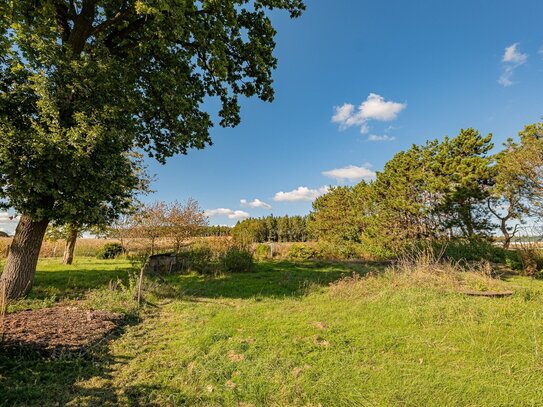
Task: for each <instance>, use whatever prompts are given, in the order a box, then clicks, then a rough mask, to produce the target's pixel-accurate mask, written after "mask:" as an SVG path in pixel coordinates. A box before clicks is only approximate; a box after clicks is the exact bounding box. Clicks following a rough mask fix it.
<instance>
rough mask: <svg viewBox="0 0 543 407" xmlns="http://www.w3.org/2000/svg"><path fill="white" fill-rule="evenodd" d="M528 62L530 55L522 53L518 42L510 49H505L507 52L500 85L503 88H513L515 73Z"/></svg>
mask: <svg viewBox="0 0 543 407" xmlns="http://www.w3.org/2000/svg"><path fill="white" fill-rule="evenodd" d="M527 60H528V54H523V53H522V52H520V49H519V43H518V42H516V43H514V44H512V45H510V46H508V47H505V51H504V53H503V57H502V65H503V70H502V74H501V75H500V78H499V79H498V83H499V84H500V85H502V86H511V85H513V84H514V82H513V81H512V77H513V73H514V72H515V69H517V68H518V67H519V66H521V65H524V64H525V63H526V61H527Z"/></svg>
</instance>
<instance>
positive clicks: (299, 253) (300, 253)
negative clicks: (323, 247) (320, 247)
mask: <svg viewBox="0 0 543 407" xmlns="http://www.w3.org/2000/svg"><path fill="white" fill-rule="evenodd" d="M317 256H318V251H317V250H315V249H314V248H313V247H311V246H308V245H306V244H303V243H296V244H293V245H292V246H290V248H289V250H288V258H289V259H292V260H310V259H315V258H317Z"/></svg>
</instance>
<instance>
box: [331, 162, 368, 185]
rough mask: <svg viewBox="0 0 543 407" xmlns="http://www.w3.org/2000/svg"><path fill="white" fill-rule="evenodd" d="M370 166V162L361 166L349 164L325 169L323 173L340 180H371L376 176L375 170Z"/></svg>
mask: <svg viewBox="0 0 543 407" xmlns="http://www.w3.org/2000/svg"><path fill="white" fill-rule="evenodd" d="M369 167H371V165H370V164H364V165H363V166H361V167H357V166H355V165H348V166H347V167H343V168H336V169H334V170H330V171H324V172H323V173H322V174H323V175H325V176H327V177H329V178H334V179H336V180H338V181H344V180H345V181H360V180H363V179H364V180H370V179H373V178H375V172H374V171H372V170H371V169H370V168H369Z"/></svg>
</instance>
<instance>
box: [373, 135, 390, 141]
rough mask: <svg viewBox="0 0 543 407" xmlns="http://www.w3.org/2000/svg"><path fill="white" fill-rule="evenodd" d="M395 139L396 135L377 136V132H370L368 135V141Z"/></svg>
mask: <svg viewBox="0 0 543 407" xmlns="http://www.w3.org/2000/svg"><path fill="white" fill-rule="evenodd" d="M392 140H396V137H394V136H389V135H388V134H383V135H382V136H378V135H377V134H370V135H369V136H368V141H392Z"/></svg>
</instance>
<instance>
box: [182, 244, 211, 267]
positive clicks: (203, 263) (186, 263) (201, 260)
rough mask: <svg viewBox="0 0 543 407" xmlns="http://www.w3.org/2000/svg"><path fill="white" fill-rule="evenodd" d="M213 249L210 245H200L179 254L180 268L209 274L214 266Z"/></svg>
mask: <svg viewBox="0 0 543 407" xmlns="http://www.w3.org/2000/svg"><path fill="white" fill-rule="evenodd" d="M212 260H213V251H212V250H211V248H210V247H209V246H204V245H198V246H194V247H191V248H190V249H188V250H185V251H182V252H180V253H178V254H177V262H178V264H179V270H180V271H183V272H189V271H195V272H197V273H201V274H209V273H210V272H211V271H212V270H213V268H212Z"/></svg>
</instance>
